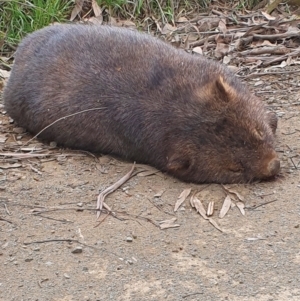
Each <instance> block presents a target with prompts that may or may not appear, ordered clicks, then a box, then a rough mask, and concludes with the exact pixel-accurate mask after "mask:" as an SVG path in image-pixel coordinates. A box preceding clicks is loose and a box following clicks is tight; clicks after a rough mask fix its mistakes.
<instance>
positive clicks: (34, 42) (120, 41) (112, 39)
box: [4, 25, 236, 160]
mask: <svg viewBox="0 0 300 301" xmlns="http://www.w3.org/2000/svg"><path fill="white" fill-rule="evenodd" d="M197 64H199V66H197ZM220 73H222V74H224V77H227V78H228V80H229V81H231V76H232V75H231V74H230V73H229V72H228V71H227V70H226V69H224V68H222V67H221V66H220V65H218V64H215V63H213V62H208V61H207V60H205V59H203V58H195V57H193V56H191V55H189V54H187V53H185V52H184V51H182V50H177V49H175V48H173V47H171V46H170V45H168V44H166V43H164V42H162V41H160V40H158V39H155V38H152V37H151V36H149V35H147V34H141V33H139V32H136V31H133V30H128V29H121V28H116V27H109V26H93V25H92V26H88V25H79V26H78V25H54V26H49V27H46V28H44V29H42V30H39V31H36V32H34V33H32V34H30V35H28V36H27V37H26V38H25V39H24V40H23V41H22V42H21V44H20V45H19V47H18V50H17V52H16V55H15V62H14V66H13V70H12V73H11V77H10V79H9V81H8V84H7V86H6V89H5V91H4V101H5V107H6V110H7V112H8V114H9V115H10V116H11V117H12V118H13V119H14V120H15V121H16V122H17V123H18V124H19V125H20V126H24V127H26V128H27V129H28V130H29V131H31V132H33V133H37V132H38V131H40V130H42V129H43V128H45V127H46V126H48V125H49V124H50V123H52V122H54V121H55V120H57V119H58V118H61V117H64V116H68V115H70V114H73V113H77V112H80V111H85V110H89V109H93V108H99V110H95V111H88V112H86V113H82V114H79V115H76V116H74V118H68V119H66V120H65V121H63V122H59V123H57V124H55V125H53V126H51V127H50V128H49V129H47V130H46V131H44V132H42V133H41V134H40V136H39V137H40V138H45V139H47V140H48V141H49V140H50V141H51V140H55V141H57V142H58V143H59V144H62V145H65V146H67V147H76V148H82V149H88V150H90V151H94V152H104V153H110V152H113V153H117V154H119V155H121V156H125V157H127V158H132V157H134V158H136V159H137V160H138V159H139V157H140V154H141V157H143V156H144V155H143V154H142V153H143V151H144V147H145V145H146V144H147V142H148V141H147V138H148V136H149V133H151V137H150V138H149V139H151V141H149V144H153V135H157V137H155V138H156V139H154V141H157V142H155V143H161V142H159V141H160V140H161V139H163V140H164V138H165V137H162V136H164V135H165V132H163V131H158V130H157V129H158V127H159V125H160V124H161V122H164V123H165V122H166V121H167V120H168V119H173V118H174V117H175V116H174V115H172V111H173V110H176V111H178V107H184V106H186V100H187V99H188V98H189V95H190V94H191V91H193V89H195V88H197V87H199V86H200V87H201V86H204V85H205V84H207V83H209V82H211V81H212V80H214V79H215V78H216V77H217V76H219V74H220ZM228 74H230V76H228ZM232 84H234V85H236V83H235V82H234V81H232ZM153 112H155V113H153ZM189 114H193V113H192V112H190V113H189ZM194 114H195V115H196V113H194ZM153 118H155V121H156V123H155V122H153V121H154V120H153ZM172 122H174V121H172ZM125 131H126V132H125ZM170 131H172V130H170ZM87 133H88V134H87ZM119 136H121V137H122V139H123V138H124V137H128V145H127V144H126V145H124V141H123V140H122V141H120V140H119V139H118V137H119ZM103 137H105V139H103ZM132 140H134V141H132ZM131 142H134V144H135V147H134V149H133V148H132V143H131ZM137 145H138V146H139V147H140V149H137V148H136V146H137ZM159 147H163V145H160V146H159ZM146 148H148V146H146ZM154 148H155V145H154ZM132 154H134V156H132Z"/></svg>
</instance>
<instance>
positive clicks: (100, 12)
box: [92, 0, 102, 18]
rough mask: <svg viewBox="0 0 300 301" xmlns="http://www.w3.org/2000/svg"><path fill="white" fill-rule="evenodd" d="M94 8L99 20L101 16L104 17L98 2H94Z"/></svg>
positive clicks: (94, 0)
mask: <svg viewBox="0 0 300 301" xmlns="http://www.w3.org/2000/svg"><path fill="white" fill-rule="evenodd" d="M92 8H93V11H94V15H95V17H96V18H98V17H99V16H102V9H101V8H100V6H99V5H98V3H97V2H96V0H92Z"/></svg>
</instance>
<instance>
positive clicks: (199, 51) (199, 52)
mask: <svg viewBox="0 0 300 301" xmlns="http://www.w3.org/2000/svg"><path fill="white" fill-rule="evenodd" d="M193 52H195V53H197V54H201V55H203V51H202V48H201V47H200V46H197V47H194V48H193Z"/></svg>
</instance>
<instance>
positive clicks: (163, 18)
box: [0, 0, 260, 52]
mask: <svg viewBox="0 0 300 301" xmlns="http://www.w3.org/2000/svg"><path fill="white" fill-rule="evenodd" d="M96 1H97V3H98V5H99V6H100V7H101V9H102V10H103V11H104V9H105V10H106V13H108V15H110V16H113V17H120V18H121V19H131V21H134V22H136V24H137V25H138V24H142V23H143V22H145V20H148V21H147V22H148V23H147V24H148V25H149V24H150V25H149V26H151V24H154V22H156V20H157V21H158V22H161V23H163V24H165V23H174V20H175V19H176V16H178V14H179V15H180V16H184V15H186V16H187V17H188V16H189V15H190V14H192V15H195V13H197V12H199V11H201V10H202V11H203V10H207V9H208V8H209V6H210V4H211V0H96ZM258 2H260V0H239V1H237V0H231V1H222V2H220V7H224V6H227V7H229V8H230V7H233V6H234V7H235V9H238V10H239V9H242V10H243V9H245V8H247V9H251V8H252V7H254V6H255V5H256V4H257V3H258ZM224 3H226V4H224ZM214 4H217V2H216V1H214ZM74 6H75V0H3V1H1V0H0V52H1V51H2V52H3V51H4V50H11V49H14V48H15V47H16V45H17V44H18V43H19V41H20V40H21V39H22V38H23V37H24V36H25V35H26V34H27V33H30V32H32V31H35V30H37V29H40V28H42V27H45V26H47V25H49V24H50V23H53V22H60V23H61V22H65V21H66V20H68V19H69V17H70V15H71V12H72V9H73V8H74ZM90 13H91V11H90V12H88V13H87V17H89V16H90ZM104 14H105V13H104ZM106 15H107V14H106ZM154 19H155V20H154Z"/></svg>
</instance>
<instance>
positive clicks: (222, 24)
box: [218, 19, 227, 34]
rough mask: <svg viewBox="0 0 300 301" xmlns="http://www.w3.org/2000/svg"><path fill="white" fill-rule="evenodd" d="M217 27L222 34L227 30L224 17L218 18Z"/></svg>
mask: <svg viewBox="0 0 300 301" xmlns="http://www.w3.org/2000/svg"><path fill="white" fill-rule="evenodd" d="M218 29H219V30H220V31H221V32H222V33H223V34H226V32H227V27H226V19H222V20H220V22H219V25H218Z"/></svg>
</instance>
